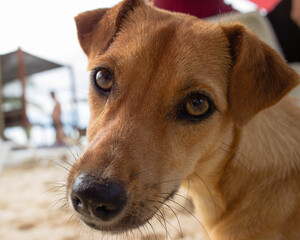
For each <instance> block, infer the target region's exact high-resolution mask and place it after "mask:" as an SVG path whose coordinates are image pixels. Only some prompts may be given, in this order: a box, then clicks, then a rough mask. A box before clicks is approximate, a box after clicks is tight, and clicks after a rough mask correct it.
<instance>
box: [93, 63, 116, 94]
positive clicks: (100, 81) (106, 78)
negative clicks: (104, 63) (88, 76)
mask: <svg viewBox="0 0 300 240" xmlns="http://www.w3.org/2000/svg"><path fill="white" fill-rule="evenodd" d="M113 78H114V76H113V74H112V73H111V71H109V70H108V69H106V68H99V69H97V70H96V71H95V72H94V73H93V80H94V83H95V85H96V86H97V87H98V88H99V89H100V90H102V91H104V92H110V90H111V88H112V85H113Z"/></svg>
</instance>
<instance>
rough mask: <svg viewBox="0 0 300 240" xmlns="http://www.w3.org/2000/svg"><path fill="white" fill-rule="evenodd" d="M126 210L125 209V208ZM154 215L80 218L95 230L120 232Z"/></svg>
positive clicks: (138, 225)
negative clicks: (108, 219) (110, 220)
mask: <svg viewBox="0 0 300 240" xmlns="http://www.w3.org/2000/svg"><path fill="white" fill-rule="evenodd" d="M177 191H178V188H175V190H174V191H172V192H171V193H170V194H168V196H166V197H165V199H164V200H163V201H164V202H166V201H168V200H170V199H171V198H173V197H174V195H175V194H176V192H177ZM125 212H126V210H125ZM154 216H155V214H153V215H150V216H149V217H148V218H145V219H143V220H142V219H141V218H140V217H137V216H132V215H126V214H125V215H123V216H122V217H121V216H120V218H119V219H116V220H114V221H112V222H107V223H106V222H102V221H99V220H98V219H93V218H92V219H91V218H88V217H86V216H82V215H81V220H82V221H83V222H84V223H85V224H86V225H88V226H89V227H91V228H93V229H95V230H99V231H105V232H110V233H113V234H114V233H115V234H118V233H122V232H125V231H128V230H131V229H135V228H139V227H141V226H143V225H144V224H146V223H147V222H149V220H150V219H151V218H153V217H154ZM136 218H137V219H139V220H140V221H139V222H131V221H130V220H132V219H136Z"/></svg>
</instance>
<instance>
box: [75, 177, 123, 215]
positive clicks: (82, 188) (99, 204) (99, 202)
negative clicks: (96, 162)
mask: <svg viewBox="0 0 300 240" xmlns="http://www.w3.org/2000/svg"><path fill="white" fill-rule="evenodd" d="M126 199H127V197H126V193H125V191H124V188H123V187H122V186H121V184H118V183H116V182H113V181H109V180H102V179H101V180H97V181H96V180H95V178H92V177H90V176H89V175H87V174H80V175H79V176H78V177H77V178H76V179H75V181H74V184H73V188H72V193H71V200H72V204H73V206H74V209H75V210H76V211H77V212H78V213H80V214H82V215H83V216H86V217H92V216H94V217H97V218H99V219H101V220H103V221H108V220H110V219H112V218H114V217H116V216H117V215H118V214H119V213H120V212H121V210H122V209H123V207H124V205H125V203H126Z"/></svg>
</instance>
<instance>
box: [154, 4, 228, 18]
mask: <svg viewBox="0 0 300 240" xmlns="http://www.w3.org/2000/svg"><path fill="white" fill-rule="evenodd" d="M154 3H155V5H156V6H157V7H159V8H163V9H166V10H170V11H174V12H183V13H188V14H191V15H194V16H196V17H198V18H206V17H210V16H214V15H217V14H220V13H226V12H230V11H232V10H233V9H232V8H231V6H230V5H227V4H225V3H224V2H223V0H155V1H154Z"/></svg>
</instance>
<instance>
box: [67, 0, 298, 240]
mask: <svg viewBox="0 0 300 240" xmlns="http://www.w3.org/2000/svg"><path fill="white" fill-rule="evenodd" d="M76 23H77V28H78V37H79V41H80V44H81V46H82V48H83V50H84V52H85V53H86V54H87V56H88V58H89V67H88V68H89V70H92V69H94V68H96V67H99V66H105V67H109V68H110V69H113V71H114V73H115V82H114V87H113V89H112V91H111V93H110V95H109V96H108V97H105V96H102V95H101V94H99V93H98V92H97V91H96V90H95V88H94V87H93V86H92V84H91V87H90V95H89V103H90V110H91V119H90V123H89V126H88V130H87V139H88V146H87V149H86V151H85V153H84V154H83V156H82V157H81V158H80V159H78V161H77V162H76V163H75V164H74V165H73V167H72V169H71V171H70V174H69V177H68V189H69V191H70V189H71V188H72V184H73V182H74V179H75V178H76V176H78V175H79V174H80V173H82V172H85V171H89V172H92V173H93V174H94V175H96V176H99V177H101V178H109V179H114V180H116V181H120V182H122V183H123V184H124V185H125V188H126V192H127V194H128V199H129V201H128V203H127V205H126V207H125V210H124V211H123V212H122V214H121V215H120V216H118V218H117V219H114V220H113V221H111V222H108V223H107V222H105V223H104V222H100V221H96V220H90V221H92V222H93V224H94V225H96V226H97V228H98V229H102V230H106V231H111V232H120V231H124V230H128V229H131V228H135V227H137V226H139V225H141V224H143V223H145V222H147V221H148V220H149V219H150V218H151V217H153V214H154V212H156V211H157V208H159V207H160V206H161V202H162V201H165V200H166V198H167V196H168V195H169V194H171V193H173V192H174V191H176V190H177V189H178V188H179V186H180V185H183V186H186V185H187V180H190V181H192V182H193V184H191V185H190V186H189V188H190V191H191V194H192V196H193V199H194V202H195V205H196V208H197V210H198V212H199V213H200V215H199V219H200V222H201V223H202V224H203V226H204V229H205V231H204V233H205V235H207V236H206V237H207V238H208V239H211V240H229V239H230V240H250V239H251V240H254V239H255V240H281V239H285V240H298V239H299V236H300V147H299V142H300V129H299V120H300V109H299V108H298V107H297V106H296V104H295V101H293V100H292V99H290V97H287V96H285V95H286V94H287V93H288V92H289V91H290V90H291V89H292V88H294V87H295V86H296V85H297V84H298V81H299V76H298V75H297V74H296V73H295V72H294V71H293V70H291V69H290V68H289V67H288V66H287V65H286V63H285V62H284V60H283V59H282V58H281V57H280V56H279V55H278V54H277V53H276V52H275V51H274V50H272V49H271V48H270V47H268V46H267V45H266V44H264V43H262V42H261V41H260V40H258V38H257V37H256V36H254V35H253V34H252V33H251V32H249V31H248V30H247V29H246V28H245V27H243V26H241V25H239V24H233V25H227V26H223V25H220V24H211V23H207V22H204V21H202V20H199V19H197V18H195V17H192V16H189V15H184V14H179V13H170V12H167V11H163V10H159V9H156V8H155V7H153V6H151V5H149V4H146V3H144V1H142V0H125V1H124V2H122V3H120V4H119V5H117V6H115V7H113V8H111V9H104V10H101V9H100V10H95V11H91V12H86V13H83V14H81V15H79V16H78V17H77V18H76ZM193 91H204V92H206V93H208V94H209V95H210V96H211V97H212V99H213V101H214V103H215V106H216V111H215V112H214V113H213V114H212V115H211V116H210V117H209V118H207V119H205V120H203V121H201V122H197V123H195V122H194V123H193V122H188V121H184V120H178V119H176V117H175V112H176V105H177V103H178V102H179V101H182V99H184V98H185V96H186V95H187V94H189V93H190V92H193ZM200 179H201V180H200Z"/></svg>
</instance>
